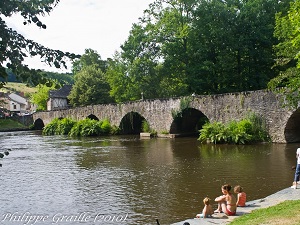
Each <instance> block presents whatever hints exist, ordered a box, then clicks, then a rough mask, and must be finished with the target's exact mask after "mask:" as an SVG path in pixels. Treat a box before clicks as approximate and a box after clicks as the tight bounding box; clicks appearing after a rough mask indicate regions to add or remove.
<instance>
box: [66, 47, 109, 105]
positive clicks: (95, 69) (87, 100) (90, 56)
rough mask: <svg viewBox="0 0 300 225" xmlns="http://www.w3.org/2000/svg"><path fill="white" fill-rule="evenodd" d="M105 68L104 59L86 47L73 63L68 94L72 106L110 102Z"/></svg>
mask: <svg viewBox="0 0 300 225" xmlns="http://www.w3.org/2000/svg"><path fill="white" fill-rule="evenodd" d="M105 69H106V61H104V60H102V59H101V57H100V55H99V54H98V53H97V52H96V51H94V50H92V49H86V50H85V54H83V55H82V56H81V57H80V59H78V60H76V61H75V62H74V63H73V71H74V72H75V77H74V85H73V87H72V90H71V93H70V95H69V96H68V98H69V100H70V103H71V104H72V105H73V106H83V105H92V104H103V103H110V102H112V98H111V97H110V96H109V91H110V87H109V84H108V83H107V80H106V78H105V73H104V72H105Z"/></svg>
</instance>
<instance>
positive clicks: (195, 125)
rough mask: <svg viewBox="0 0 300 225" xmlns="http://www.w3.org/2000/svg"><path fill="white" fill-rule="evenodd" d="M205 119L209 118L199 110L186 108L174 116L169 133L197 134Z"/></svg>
mask: <svg viewBox="0 0 300 225" xmlns="http://www.w3.org/2000/svg"><path fill="white" fill-rule="evenodd" d="M207 121H209V119H208V118H207V116H205V115H204V114H203V113H202V112H201V111H200V110H197V109H195V108H186V109H184V110H183V111H182V112H181V113H180V114H179V115H178V116H177V117H175V118H174V120H173V122H172V124H171V127H170V131H169V133H170V134H183V135H184V134H189V135H198V134H199V130H200V129H201V128H202V126H203V125H204V124H205V123H206V122H207Z"/></svg>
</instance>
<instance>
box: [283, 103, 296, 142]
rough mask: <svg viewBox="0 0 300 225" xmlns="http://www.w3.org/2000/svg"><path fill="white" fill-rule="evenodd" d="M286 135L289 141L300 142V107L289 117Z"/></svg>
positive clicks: (285, 130)
mask: <svg viewBox="0 0 300 225" xmlns="http://www.w3.org/2000/svg"><path fill="white" fill-rule="evenodd" d="M284 136H285V140H286V142H287V143H295V142H300V108H299V109H297V110H296V111H295V112H294V113H293V114H292V115H291V116H290V118H289V119H288V121H287V123H286V126H285V129H284Z"/></svg>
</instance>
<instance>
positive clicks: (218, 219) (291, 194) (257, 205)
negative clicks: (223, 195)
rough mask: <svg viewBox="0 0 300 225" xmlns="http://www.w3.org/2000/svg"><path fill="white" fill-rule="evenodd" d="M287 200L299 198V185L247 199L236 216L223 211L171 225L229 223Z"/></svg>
mask: <svg viewBox="0 0 300 225" xmlns="http://www.w3.org/2000/svg"><path fill="white" fill-rule="evenodd" d="M287 200H300V185H298V189H293V188H290V187H288V188H285V189H283V190H281V191H278V192H276V193H274V194H272V195H269V196H267V197H265V198H261V199H257V200H253V201H249V202H247V204H246V207H238V210H237V214H236V216H230V217H228V216H226V215H225V214H224V213H217V214H213V218H205V219H203V218H200V219H198V218H192V219H186V220H184V221H181V222H177V223H173V224H171V225H183V224H184V223H185V222H188V223H189V224H190V225H211V224H229V223H230V222H232V220H234V219H235V218H237V217H239V216H242V215H244V214H248V213H251V212H252V211H253V210H255V209H261V208H268V207H270V206H275V205H277V204H279V203H281V202H284V201H287ZM161 224H163V221H161Z"/></svg>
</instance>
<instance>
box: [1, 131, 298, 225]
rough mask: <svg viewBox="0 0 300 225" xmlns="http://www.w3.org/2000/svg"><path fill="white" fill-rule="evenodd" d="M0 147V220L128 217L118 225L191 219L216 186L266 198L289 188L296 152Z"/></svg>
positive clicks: (8, 139) (90, 143)
mask: <svg viewBox="0 0 300 225" xmlns="http://www.w3.org/2000/svg"><path fill="white" fill-rule="evenodd" d="M0 144H1V145H2V146H3V147H10V148H13V151H12V152H11V154H10V155H9V157H7V158H4V160H3V168H1V169H2V173H3V176H2V182H1V184H0V185H1V186H0V187H1V190H3V194H2V195H1V196H0V199H1V203H3V204H1V206H0V210H1V212H3V213H4V212H12V211H16V210H17V211H19V212H26V211H30V212H31V213H44V214H49V215H53V214H55V213H64V214H71V213H82V212H89V214H90V215H94V216H95V215H97V214H99V213H100V214H104V215H107V214H110V215H120V214H122V215H124V214H128V218H127V220H126V224H155V219H156V218H159V219H160V222H161V223H162V224H170V223H173V222H176V221H180V220H184V219H185V218H190V217H194V216H195V214H196V213H198V212H199V211H200V210H201V209H202V204H203V203H202V199H203V198H204V197H206V196H209V197H211V198H212V199H213V198H215V197H216V196H218V195H219V194H220V187H221V185H222V184H224V183H230V184H232V185H236V184H240V185H241V186H243V187H244V189H245V191H246V192H247V196H248V200H253V199H257V198H262V197H265V196H267V195H270V194H272V193H274V192H276V191H278V190H280V189H282V188H285V187H287V186H289V185H290V183H291V181H292V179H293V175H294V171H292V170H291V167H292V166H293V165H295V163H296V160H295V151H296V148H297V145H296V144H288V145H283V144H260V145H249V146H237V145H217V146H215V145H202V144H200V143H199V142H198V141H197V140H196V139H194V138H180V139H171V140H170V139H140V138H139V137H138V136H117V137H102V138H82V139H71V138H68V137H64V136H56V137H43V136H40V135H37V134H35V133H31V132H19V133H15V134H12V133H1V134H0ZM0 216H1V215H0ZM44 224H47V223H44ZM48 224H51V223H48ZM60 224H69V223H63V222H61V223H60ZM89 224H101V223H100V222H94V223H93V222H92V221H91V222H90V223H89ZM103 224H104V223H103Z"/></svg>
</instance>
